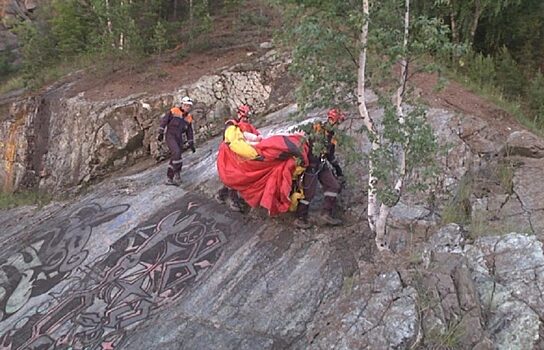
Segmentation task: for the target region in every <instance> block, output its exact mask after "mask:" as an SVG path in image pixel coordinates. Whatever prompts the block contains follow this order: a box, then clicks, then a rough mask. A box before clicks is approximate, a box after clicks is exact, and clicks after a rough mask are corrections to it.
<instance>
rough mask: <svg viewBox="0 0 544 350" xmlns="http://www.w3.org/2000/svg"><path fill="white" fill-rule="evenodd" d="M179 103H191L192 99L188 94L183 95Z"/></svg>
mask: <svg viewBox="0 0 544 350" xmlns="http://www.w3.org/2000/svg"><path fill="white" fill-rule="evenodd" d="M181 104H182V105H191V106H192V105H193V99H192V98H190V97H189V96H185V97H184V98H182V99H181Z"/></svg>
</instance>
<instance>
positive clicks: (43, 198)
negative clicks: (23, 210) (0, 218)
mask: <svg viewBox="0 0 544 350" xmlns="http://www.w3.org/2000/svg"><path fill="white" fill-rule="evenodd" d="M51 200H52V196H51V194H49V193H47V192H40V191H21V192H15V193H7V192H0V210H2V209H9V208H14V207H19V206H23V205H38V206H39V207H42V206H44V205H46V204H48V203H49V202H51Z"/></svg>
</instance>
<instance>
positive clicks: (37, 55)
mask: <svg viewBox="0 0 544 350" xmlns="http://www.w3.org/2000/svg"><path fill="white" fill-rule="evenodd" d="M15 30H16V32H17V35H18V37H19V40H20V41H21V53H22V56H23V68H22V71H23V79H24V81H25V85H26V86H33V85H35V84H38V83H39V81H40V73H41V71H42V69H44V67H47V66H48V65H49V64H51V62H52V60H53V58H54V51H53V47H54V45H53V40H52V38H51V36H50V35H49V33H47V32H45V31H44V30H43V28H40V27H39V23H30V22H28V21H27V22H22V23H21V24H20V25H19V26H17V28H16V29H15Z"/></svg>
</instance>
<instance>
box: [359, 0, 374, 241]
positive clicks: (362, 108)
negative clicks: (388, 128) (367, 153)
mask: <svg viewBox="0 0 544 350" xmlns="http://www.w3.org/2000/svg"><path fill="white" fill-rule="evenodd" d="M363 16H364V22H363V26H362V28H361V39H360V40H361V47H362V48H361V52H360V53H359V69H358V74H357V102H358V105H359V114H360V115H361V117H362V118H363V123H364V124H365V127H366V129H367V131H368V134H369V136H370V139H372V151H376V150H378V149H379V148H380V141H379V135H378V132H377V131H376V127H375V124H374V121H373V120H372V118H371V117H370V115H369V114H368V109H367V108H366V101H365V74H366V71H365V70H366V54H367V44H368V17H369V6H368V0H363ZM374 166H375V164H374V162H373V161H372V159H370V160H369V162H368V206H367V217H368V226H369V227H370V230H372V232H373V233H376V232H377V223H378V221H379V220H378V217H379V213H380V210H379V203H378V198H377V191H376V185H377V184H378V179H377V178H376V176H375V175H374V172H375V170H374V169H375V168H374Z"/></svg>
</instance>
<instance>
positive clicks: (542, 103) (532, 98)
mask: <svg viewBox="0 0 544 350" xmlns="http://www.w3.org/2000/svg"><path fill="white" fill-rule="evenodd" d="M528 90H529V91H528V104H529V108H530V113H531V114H532V115H533V116H534V117H533V119H534V121H535V123H536V124H537V125H538V126H539V127H540V128H542V129H544V75H542V73H541V72H537V74H536V75H535V76H534V77H533V79H532V80H531V82H530V84H529V89H528Z"/></svg>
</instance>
